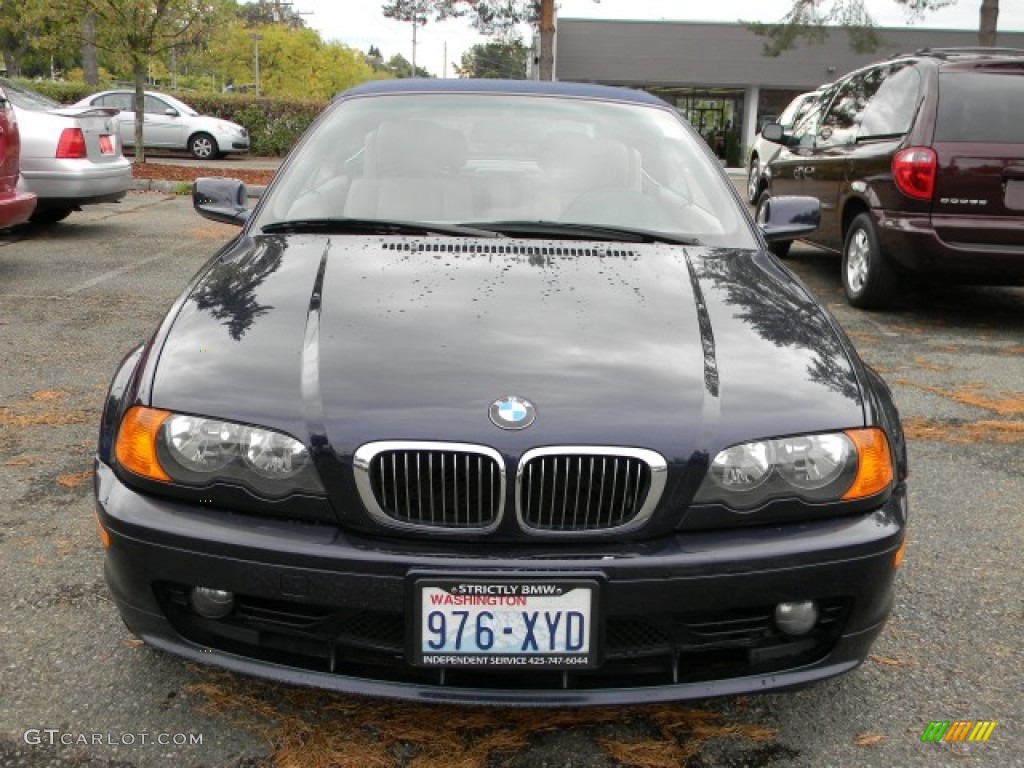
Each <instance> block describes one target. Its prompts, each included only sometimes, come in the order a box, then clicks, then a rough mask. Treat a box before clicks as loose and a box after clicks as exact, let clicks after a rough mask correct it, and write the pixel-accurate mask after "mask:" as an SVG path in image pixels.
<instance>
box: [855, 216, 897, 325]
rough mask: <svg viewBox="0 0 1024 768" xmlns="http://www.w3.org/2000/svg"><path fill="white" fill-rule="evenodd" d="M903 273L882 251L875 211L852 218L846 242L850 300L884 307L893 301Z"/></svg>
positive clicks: (863, 305)
mask: <svg viewBox="0 0 1024 768" xmlns="http://www.w3.org/2000/svg"><path fill="white" fill-rule="evenodd" d="M898 286H899V276H898V275H897V274H896V270H895V269H894V268H893V266H892V263H891V262H890V261H889V259H888V258H886V256H885V254H883V253H882V249H881V247H880V246H879V244H878V233H877V232H876V231H875V225H874V223H872V221H871V215H870V214H867V213H861V214H858V215H857V216H855V217H854V219H853V221H852V222H850V229H849V230H848V231H847V233H846V240H845V241H844V243H843V290H844V291H845V292H846V300H847V301H849V302H850V304H851V305H853V306H855V307H858V308H860V309H881V308H883V307H885V306H887V305H888V304H889V302H890V301H892V298H893V295H894V294H895V293H896V288H897V287H898Z"/></svg>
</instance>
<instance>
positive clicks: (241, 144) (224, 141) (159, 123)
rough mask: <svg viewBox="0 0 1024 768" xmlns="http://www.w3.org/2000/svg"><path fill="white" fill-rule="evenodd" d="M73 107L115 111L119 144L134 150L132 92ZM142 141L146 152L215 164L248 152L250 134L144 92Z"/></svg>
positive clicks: (105, 95) (95, 96)
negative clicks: (186, 155)
mask: <svg viewBox="0 0 1024 768" xmlns="http://www.w3.org/2000/svg"><path fill="white" fill-rule="evenodd" d="M76 106H96V107H114V108H115V109H119V110H121V114H120V115H118V120H119V123H120V130H121V141H122V142H124V145H125V146H126V147H134V146H135V91H130V90H125V91H103V92H102V93H94V94H93V95H92V96H88V97H86V98H84V99H82V100H81V101H79V102H78V103H77V105H76ZM145 110H146V115H145V118H144V120H143V126H142V140H143V143H144V144H145V146H146V148H147V149H187V150H188V151H189V152H191V153H192V156H193V157H194V158H196V159H197V160H214V159H216V158H218V157H222V156H223V155H225V154H227V153H229V152H248V151H249V132H248V131H247V130H246V129H245V128H243V127H242V126H241V125H238V123H232V122H230V121H229V120H221V119H220V118H219V117H210V116H209V115H200V114H199V113H198V112H196V111H195V110H194V109H192V107H190V106H189V105H188V104H186V103H185V102H183V101H179V100H178V99H176V98H174V97H173V96H168V95H167V94H166V93H156V92H154V91H146V97H145Z"/></svg>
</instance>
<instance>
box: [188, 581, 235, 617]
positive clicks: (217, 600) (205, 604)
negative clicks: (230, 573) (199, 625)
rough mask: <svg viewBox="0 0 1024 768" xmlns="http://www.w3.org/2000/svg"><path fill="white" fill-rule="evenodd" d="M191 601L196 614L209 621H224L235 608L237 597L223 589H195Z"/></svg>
mask: <svg viewBox="0 0 1024 768" xmlns="http://www.w3.org/2000/svg"><path fill="white" fill-rule="evenodd" d="M189 599H190V600H191V601H192V607H193V608H195V611H196V613H198V614H199V615H200V616H203V617H204V618H207V619H223V618H224V617H225V616H227V615H228V614H229V613H231V611H233V610H234V608H235V596H234V595H233V594H232V593H231V592H225V591H224V590H223V589H210V588H208V587H194V588H193V589H192V594H191V596H190V597H189Z"/></svg>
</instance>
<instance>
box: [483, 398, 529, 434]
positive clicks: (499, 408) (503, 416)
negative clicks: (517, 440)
mask: <svg viewBox="0 0 1024 768" xmlns="http://www.w3.org/2000/svg"><path fill="white" fill-rule="evenodd" d="M488 415H489V416H490V417H491V421H492V422H494V425H495V426H496V427H501V428H502V429H526V428H527V427H528V426H530V425H531V424H533V420H534V419H535V418H537V409H536V408H534V407H533V403H531V402H530V401H529V400H524V399H523V398H521V397H516V396H515V395H509V396H508V397H503V398H501V399H500V400H495V401H494V402H493V403H491V407H490V410H489V411H488Z"/></svg>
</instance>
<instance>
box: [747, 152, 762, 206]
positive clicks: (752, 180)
mask: <svg viewBox="0 0 1024 768" xmlns="http://www.w3.org/2000/svg"><path fill="white" fill-rule="evenodd" d="M760 189H761V163H759V162H758V160H757V158H756V157H752V158H751V159H750V169H749V170H748V171H747V202H748V203H750V204H751V205H754V204H755V203H756V202H757V198H758V192H759V191H760Z"/></svg>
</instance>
